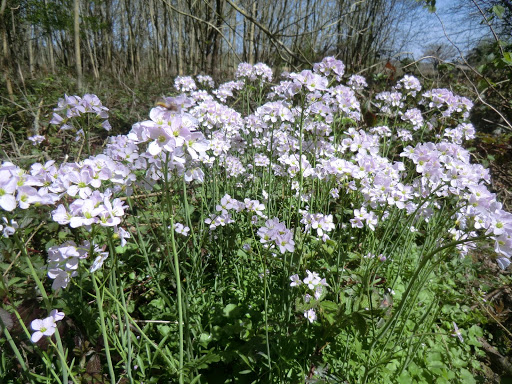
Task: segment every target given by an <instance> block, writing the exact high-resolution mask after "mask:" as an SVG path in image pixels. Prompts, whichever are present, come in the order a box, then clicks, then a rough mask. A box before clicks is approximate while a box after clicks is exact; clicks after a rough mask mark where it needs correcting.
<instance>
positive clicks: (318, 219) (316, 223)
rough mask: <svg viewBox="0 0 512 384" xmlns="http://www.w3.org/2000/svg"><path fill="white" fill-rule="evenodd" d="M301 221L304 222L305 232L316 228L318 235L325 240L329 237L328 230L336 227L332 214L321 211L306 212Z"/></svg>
mask: <svg viewBox="0 0 512 384" xmlns="http://www.w3.org/2000/svg"><path fill="white" fill-rule="evenodd" d="M300 222H301V223H302V224H304V231H305V232H307V231H309V230H310V229H316V232H317V235H318V237H320V238H322V240H323V241H324V242H325V241H327V240H328V239H329V236H328V235H327V233H326V232H331V231H332V230H333V229H334V228H335V225H334V223H333V219H332V215H323V214H321V213H308V212H304V213H303V215H302V220H301V221H300Z"/></svg>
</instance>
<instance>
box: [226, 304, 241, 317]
mask: <svg viewBox="0 0 512 384" xmlns="http://www.w3.org/2000/svg"><path fill="white" fill-rule="evenodd" d="M222 312H223V313H224V316H225V317H228V318H236V315H237V314H238V312H239V308H238V306H237V305H236V304H228V305H226V306H225V307H224V309H223V310H222Z"/></svg>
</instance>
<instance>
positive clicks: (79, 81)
mask: <svg viewBox="0 0 512 384" xmlns="http://www.w3.org/2000/svg"><path fill="white" fill-rule="evenodd" d="M73 15H74V34H75V65H76V82H77V86H78V91H79V92H81V91H82V88H83V84H82V82H83V79H82V57H81V54H80V0H74V12H73Z"/></svg>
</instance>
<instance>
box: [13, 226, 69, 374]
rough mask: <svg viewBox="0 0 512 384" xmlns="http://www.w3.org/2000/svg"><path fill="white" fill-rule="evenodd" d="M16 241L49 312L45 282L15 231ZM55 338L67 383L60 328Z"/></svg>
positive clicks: (50, 309) (66, 366)
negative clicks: (40, 277)
mask: <svg viewBox="0 0 512 384" xmlns="http://www.w3.org/2000/svg"><path fill="white" fill-rule="evenodd" d="M14 241H15V242H16V245H17V246H18V248H19V249H20V250H21V254H22V255H23V258H24V259H25V262H26V263H27V265H28V267H29V269H30V274H31V275H32V278H33V279H34V281H35V283H36V285H37V287H38V288H39V291H40V292H41V296H43V301H44V304H45V306H46V310H47V311H48V313H49V312H51V311H52V309H53V308H52V305H51V303H50V299H49V298H48V295H47V293H46V290H45V288H44V285H43V283H42V282H41V280H40V279H39V276H38V275H37V273H36V270H35V269H34V265H33V264H32V261H31V260H30V256H29V255H28V253H27V250H26V248H25V245H24V243H23V242H22V241H21V239H20V237H19V236H18V233H17V232H15V233H14ZM55 340H57V346H58V351H59V356H60V357H61V360H60V361H61V364H62V382H63V383H67V382H68V365H67V361H66V357H65V356H66V354H65V353H64V347H63V346H62V340H61V338H60V332H59V329H58V328H56V329H55Z"/></svg>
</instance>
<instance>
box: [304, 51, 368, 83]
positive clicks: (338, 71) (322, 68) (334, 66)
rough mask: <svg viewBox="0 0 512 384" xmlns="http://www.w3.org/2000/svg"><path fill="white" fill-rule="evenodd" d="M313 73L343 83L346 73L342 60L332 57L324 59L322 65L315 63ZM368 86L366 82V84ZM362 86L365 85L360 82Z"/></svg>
mask: <svg viewBox="0 0 512 384" xmlns="http://www.w3.org/2000/svg"><path fill="white" fill-rule="evenodd" d="M313 71H314V72H317V73H321V74H322V75H324V76H330V75H331V74H332V75H333V77H334V78H335V79H336V80H338V81H341V78H342V76H343V74H344V73H345V64H343V62H342V61H341V60H337V59H335V58H334V57H332V56H328V57H324V59H323V60H322V61H321V62H320V63H315V64H314V65H313ZM364 83H365V84H366V82H364ZM359 84H360V85H362V84H363V83H362V82H361V81H360V82H359Z"/></svg>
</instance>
